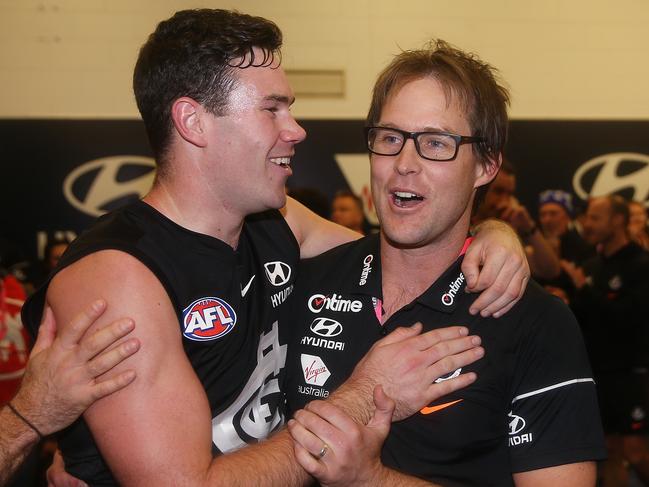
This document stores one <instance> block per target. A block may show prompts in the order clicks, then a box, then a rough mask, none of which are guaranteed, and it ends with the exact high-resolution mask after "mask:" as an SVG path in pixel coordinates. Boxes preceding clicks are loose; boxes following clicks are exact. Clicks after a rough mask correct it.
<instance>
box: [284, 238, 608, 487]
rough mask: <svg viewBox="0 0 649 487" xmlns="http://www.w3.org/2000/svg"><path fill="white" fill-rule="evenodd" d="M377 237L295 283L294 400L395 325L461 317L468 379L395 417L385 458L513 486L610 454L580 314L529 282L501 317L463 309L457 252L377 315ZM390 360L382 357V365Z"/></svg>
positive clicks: (327, 387) (310, 266)
mask: <svg viewBox="0 0 649 487" xmlns="http://www.w3.org/2000/svg"><path fill="white" fill-rule="evenodd" d="M380 262H381V258H380V244H379V236H378V235H371V236H368V237H365V238H363V239H361V240H358V241H355V242H351V243H349V244H345V245H343V246H340V247H337V248H335V249H332V250H331V251H329V252H327V253H325V254H323V255H321V256H318V257H316V258H313V259H308V260H305V261H303V263H302V266H301V271H300V276H299V277H298V281H297V284H296V290H295V293H294V301H293V306H294V311H293V319H292V326H293V329H292V333H291V336H292V341H291V342H290V343H289V350H288V358H287V374H288V378H287V384H286V387H285V391H286V394H287V401H288V406H289V409H290V410H292V411H295V410H297V409H299V408H301V407H303V406H304V405H306V403H308V402H309V401H311V400H313V399H323V398H326V397H328V396H329V394H330V393H331V391H333V390H334V389H335V388H336V387H337V386H339V385H340V384H342V383H343V382H344V381H345V379H346V378H347V377H348V376H349V375H350V374H351V372H352V370H353V368H354V366H355V365H356V363H358V361H359V360H360V359H361V358H362V357H363V355H365V353H366V352H367V351H368V350H369V349H370V347H371V346H372V345H373V344H374V343H375V342H376V341H377V340H379V339H381V338H382V337H383V336H384V335H386V334H387V333H389V332H391V331H393V330H394V329H395V328H397V327H399V326H410V325H412V324H414V323H415V322H417V321H420V322H422V323H423V325H424V328H425V330H432V329H435V328H441V327H445V326H451V325H464V326H467V327H468V328H469V331H470V333H471V334H475V335H479V336H480V337H481V338H482V344H483V347H484V348H485V351H486V354H485V356H484V357H483V358H482V359H481V360H479V361H477V362H476V363H474V364H471V365H470V366H468V367H465V368H462V369H458V370H456V371H454V372H452V373H451V374H449V376H447V377H442V378H440V379H438V381H439V380H446V379H448V378H450V377H451V376H456V375H458V374H460V373H464V372H469V371H473V372H476V373H477V376H478V379H477V380H476V382H474V383H473V384H471V385H470V386H468V387H467V388H465V389H462V390H460V391H457V392H455V393H453V394H451V395H449V396H445V397H442V398H440V399H439V400H437V401H435V402H433V403H432V404H429V405H428V406H427V407H425V408H423V409H422V410H421V411H420V412H419V413H417V414H416V415H414V416H412V417H411V418H408V419H406V420H404V421H400V422H398V423H394V424H393V425H392V429H391V431H390V435H389V437H388V439H387V440H386V442H385V445H384V448H383V451H382V460H383V463H384V464H385V465H387V466H390V467H393V468H396V469H398V470H401V471H404V472H406V473H409V474H412V475H416V476H419V477H423V478H426V479H428V480H431V481H436V482H440V483H443V484H444V485H481V486H484V485H499V486H500V485H513V480H512V473H514V472H524V471H529V470H535V469H539V468H544V467H550V466H555V465H562V464H567V463H574V462H582V461H588V460H597V459H601V458H604V457H605V456H606V450H605V445H604V438H603V434H602V429H601V424H600V419H599V412H598V407H597V399H596V392H595V384H594V381H593V379H592V373H591V371H590V367H589V364H588V359H587V356H586V352H585V349H584V345H583V341H582V338H581V335H580V332H579V328H578V326H577V323H576V321H575V319H574V317H573V316H572V314H571V312H570V311H569V310H568V308H567V307H566V306H565V305H564V304H563V303H562V302H560V301H559V300H558V299H556V298H554V297H552V296H550V295H549V294H547V293H546V292H545V291H543V290H542V289H541V288H540V286H538V285H537V284H536V283H534V282H531V283H530V284H529V285H528V287H527V290H526V292H525V295H524V296H523V298H522V299H521V301H520V302H519V303H518V304H517V305H516V306H515V307H514V308H513V309H512V310H511V311H509V312H508V313H507V314H506V315H505V316H503V317H501V318H498V319H494V318H482V317H480V316H472V315H470V314H469V307H470V305H471V303H472V302H473V301H474V300H475V299H476V297H477V296H476V295H475V294H467V293H466V292H465V289H464V288H465V279H464V276H463V275H462V272H461V270H460V265H461V262H462V256H460V257H459V258H458V259H457V261H456V262H454V263H453V264H452V265H451V266H450V267H449V268H448V269H447V270H446V271H445V272H444V273H443V274H442V276H441V277H439V279H437V280H436V281H435V282H434V283H433V284H432V285H431V286H430V288H429V289H428V290H426V291H425V292H424V293H423V294H422V295H421V296H419V297H418V298H417V299H415V300H414V301H412V302H411V303H409V304H408V305H406V306H404V307H403V308H402V309H400V310H398V311H397V312H396V313H394V314H393V315H392V316H391V317H390V318H389V319H388V320H387V321H386V322H385V323H384V324H383V325H381V323H380V320H379V317H380V315H381V303H382V300H383V293H382V287H381V266H380ZM386 366H389V364H386Z"/></svg>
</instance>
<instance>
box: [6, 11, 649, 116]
mask: <svg viewBox="0 0 649 487" xmlns="http://www.w3.org/2000/svg"><path fill="white" fill-rule="evenodd" d="M199 6H209V7H225V8H230V7H235V6H236V7H237V8H238V9H239V10H241V11H243V12H246V13H251V14H257V15H262V16H265V17H268V18H270V19H272V20H274V21H276V22H277V23H278V24H279V26H280V27H281V28H282V30H283V31H284V35H285V49H284V60H285V61H284V62H285V66H286V67H288V68H292V69H304V68H308V69H344V70H345V72H346V82H347V86H346V96H345V98H343V99H334V100H317V99H302V100H298V102H297V103H296V105H295V109H294V113H295V114H296V115H297V116H298V117H301V118H362V117H364V115H365V111H366V109H367V105H368V100H369V91H370V88H371V86H372V83H373V79H374V76H375V75H376V74H377V72H378V71H379V69H380V68H381V67H382V66H383V65H384V64H385V63H386V62H387V61H388V60H389V59H390V56H391V55H392V54H394V53H396V52H398V51H399V49H400V48H415V47H418V46H420V45H422V44H423V43H424V42H425V41H426V40H427V39H428V38H429V37H431V36H437V37H441V38H444V39H446V40H448V41H450V42H452V43H454V44H456V45H458V46H460V47H462V48H466V49H470V50H474V51H475V52H477V53H478V54H479V55H480V56H481V57H482V58H483V59H485V60H488V61H490V62H491V63H492V64H494V65H495V66H498V67H499V68H500V69H501V72H502V74H503V77H504V78H505V79H506V80H507V81H508V83H509V86H510V88H511V90H512V93H513V105H512V110H511V115H512V117H515V118H553V119H554V118H558V119H649V89H647V86H646V85H647V81H648V80H649V35H648V34H647V32H649V2H647V0H615V1H613V0H402V1H395V0H346V1H342V0H320V1H314V0H274V1H273V0H238V1H236V2H235V1H218V0H214V1H212V2H196V1H187V0H174V1H172V0H0V86H1V87H2V95H1V99H0V100H1V103H0V118H25V117H29V118H32V117H39V118H40V117H46V118H52V117H72V118H123V117H126V118H135V117H137V110H136V108H135V104H134V102H133V98H132V94H131V90H130V80H131V71H132V67H133V63H134V61H135V57H136V55H137V49H138V47H139V46H140V45H141V44H142V43H143V42H144V40H145V38H146V36H147V34H148V33H149V32H151V31H152V30H153V28H154V27H155V25H156V23H157V22H158V21H160V20H162V19H164V18H166V17H168V16H169V15H171V13H173V11H175V10H178V9H182V8H192V7H199Z"/></svg>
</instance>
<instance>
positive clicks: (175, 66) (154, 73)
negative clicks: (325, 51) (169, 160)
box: [133, 9, 282, 169]
mask: <svg viewBox="0 0 649 487" xmlns="http://www.w3.org/2000/svg"><path fill="white" fill-rule="evenodd" d="M281 46H282V32H281V31H280V30H279V27H277V25H275V24H274V23H273V22H271V21H270V20H266V19H264V18H262V17H253V16H250V15H246V14H242V13H239V12H236V11H230V10H220V9H196V10H182V11H179V12H176V14H174V16H173V17H171V18H170V19H168V20H165V21H163V22H160V23H159V24H158V26H157V28H156V30H155V31H154V32H153V33H152V34H151V35H150V36H149V38H148V40H147V42H146V43H145V44H144V45H143V46H142V48H141V49H140V54H139V56H138V59H137V63H136V65H135V71H134V73H133V92H134V93H135V100H136V102H137V106H138V109H139V110H140V114H141V115H142V119H143V120H144V125H145V127H146V131H147V134H148V136H149V143H150V144H151V148H152V150H153V153H154V155H155V157H156V160H157V161H158V165H159V169H162V168H163V167H164V160H165V155H166V150H167V149H168V146H169V140H170V134H171V129H172V121H171V106H172V104H173V102H174V101H175V100H177V99H178V98H180V97H183V96H187V97H189V98H192V99H194V100H196V101H197V102H199V103H200V104H201V105H203V106H204V107H205V108H206V109H207V110H208V111H209V112H211V113H213V114H215V115H217V116H221V115H224V114H225V113H226V112H227V107H228V100H229V95H230V93H231V92H232V90H233V89H234V87H235V86H236V84H237V77H236V74H235V71H236V69H242V68H247V67H250V66H271V65H277V66H279V63H280V62H281V53H280V48H281ZM253 48H258V49H260V50H261V54H260V53H259V51H258V52H257V54H256V53H255V51H254V50H253Z"/></svg>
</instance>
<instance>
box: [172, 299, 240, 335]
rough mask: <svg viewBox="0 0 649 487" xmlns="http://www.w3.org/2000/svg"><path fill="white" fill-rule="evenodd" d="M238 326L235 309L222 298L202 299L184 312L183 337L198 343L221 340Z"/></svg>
mask: <svg viewBox="0 0 649 487" xmlns="http://www.w3.org/2000/svg"><path fill="white" fill-rule="evenodd" d="M236 324H237V314H236V313H235V312H234V309H232V306H230V305H229V304H228V303H226V302H225V301H223V300H222V299H220V298H213V297H210V298H200V299H197V300H196V301H194V302H193V303H192V304H190V305H189V306H187V307H186V308H185V309H184V310H183V335H184V336H185V338H189V339H190V340H194V341H197V342H205V341H209V340H216V339H217V338H221V337H222V336H224V335H227V334H228V333H230V332H231V331H232V329H233V328H234V325H236Z"/></svg>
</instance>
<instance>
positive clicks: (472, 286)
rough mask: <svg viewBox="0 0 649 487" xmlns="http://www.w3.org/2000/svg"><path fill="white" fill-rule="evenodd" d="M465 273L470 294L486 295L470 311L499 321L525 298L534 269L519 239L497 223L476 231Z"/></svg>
mask: <svg viewBox="0 0 649 487" xmlns="http://www.w3.org/2000/svg"><path fill="white" fill-rule="evenodd" d="M462 272H463V273H464V275H465V277H466V282H467V287H466V289H467V291H469V292H481V291H482V293H481V294H480V296H479V297H478V299H476V300H475V301H474V302H473V305H472V306H471V309H470V310H469V311H470V312H471V314H477V313H480V315H481V316H484V317H487V316H492V315H493V316H494V317H495V318H498V317H500V316H502V315H503V314H505V313H506V312H507V311H509V310H510V309H511V308H512V307H513V306H514V305H515V304H516V303H517V302H518V301H519V300H520V298H521V297H522V296H523V293H524V292H525V287H526V286H527V283H528V282H529V279H530V266H529V264H528V262H527V257H526V256H525V249H524V248H523V246H522V244H521V241H520V240H519V238H518V235H517V234H516V232H515V231H514V230H513V229H512V228H511V227H510V226H509V225H507V224H505V223H503V222H499V221H497V220H487V221H485V222H483V223H481V224H480V225H478V227H476V236H475V239H474V240H473V242H472V243H471V245H469V248H468V249H467V251H466V255H465V256H464V261H463V262H462Z"/></svg>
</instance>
